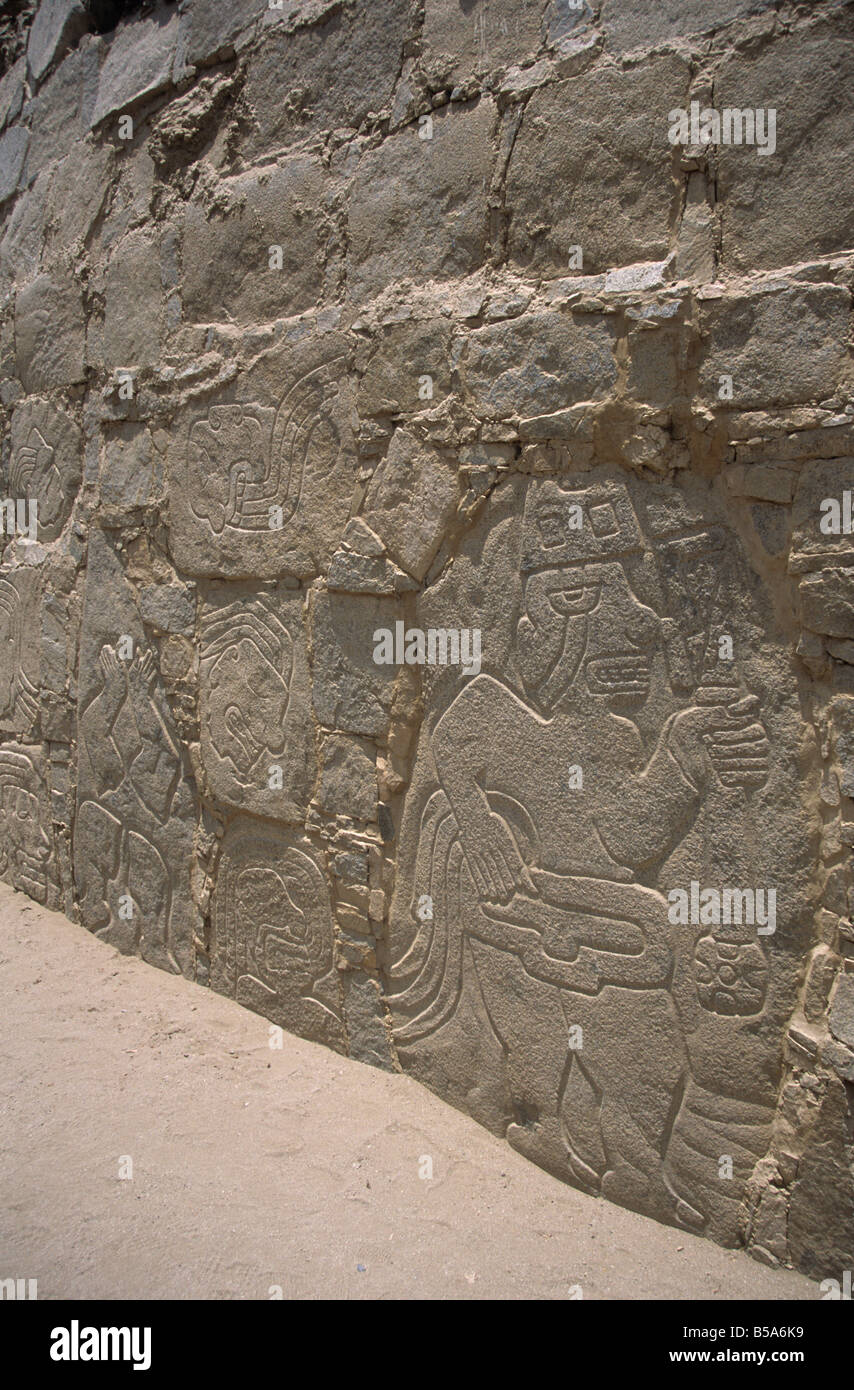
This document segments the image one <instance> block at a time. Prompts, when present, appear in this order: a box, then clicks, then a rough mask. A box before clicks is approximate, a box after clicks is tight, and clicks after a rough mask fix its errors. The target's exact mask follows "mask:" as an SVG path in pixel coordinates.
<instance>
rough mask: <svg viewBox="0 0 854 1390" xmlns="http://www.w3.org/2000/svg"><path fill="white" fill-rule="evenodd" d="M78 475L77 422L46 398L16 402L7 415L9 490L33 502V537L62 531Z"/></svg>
mask: <svg viewBox="0 0 854 1390" xmlns="http://www.w3.org/2000/svg"><path fill="white" fill-rule="evenodd" d="M81 476H82V442H81V437H80V431H79V429H78V428H77V425H76V424H75V423H74V421H73V420H72V419H71V418H70V416H68V415H66V414H65V412H64V411H62V410H58V409H57V408H56V407H55V406H54V405H52V404H51V403H50V402H49V401H41V400H32V401H26V402H24V404H22V405H20V406H18V408H17V409H16V410H15V413H14V415H13V417H12V455H11V462H10V468H9V488H10V494H11V496H12V497H14V498H18V499H20V498H27V499H28V500H33V501H36V502H37V503H38V539H39V540H43V541H52V540H55V539H56V538H57V536H59V534H60V533H61V531H62V529H63V527H64V525H65V523H66V521H67V520H68V517H69V515H70V513H71V508H72V505H73V503H74V497H75V495H76V492H77V488H78V486H79V484H80V479H81Z"/></svg>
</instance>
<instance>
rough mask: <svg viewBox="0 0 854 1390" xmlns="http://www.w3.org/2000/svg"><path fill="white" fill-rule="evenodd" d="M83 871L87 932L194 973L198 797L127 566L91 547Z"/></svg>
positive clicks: (84, 649)
mask: <svg viewBox="0 0 854 1390" xmlns="http://www.w3.org/2000/svg"><path fill="white" fill-rule="evenodd" d="M78 754H79V771H78V778H79V780H78V789H77V815H76V821H75V827H74V844H73V852H74V869H75V879H76V884H77V889H78V893H79V898H80V915H81V918H82V920H83V923H84V925H85V926H87V927H89V929H90V930H92V931H94V932H96V933H97V934H98V935H99V936H102V937H104V938H105V939H106V940H108V941H110V942H111V943H112V944H113V945H114V946H116V947H117V948H118V949H119V950H121V951H123V952H125V953H132V952H135V951H138V952H139V954H140V955H142V956H143V958H144V959H145V960H147V961H150V962H151V963H152V964H154V965H158V966H160V967H161V968H162V969H165V970H171V971H179V970H180V971H181V972H183V973H184V974H192V972H193V969H194V944H193V937H194V932H198V930H199V928H200V926H201V923H200V921H199V918H198V912H197V910H196V908H195V906H194V904H193V900H192V896H191V893H190V870H191V865H192V862H193V832H194V828H195V824H196V807H195V796H194V792H193V788H192V783H191V782H190V781H189V780H188V778H187V775H186V773H185V770H184V765H183V759H182V754H181V746H180V741H179V737H178V733H177V731H176V728H175V723H174V720H173V718H172V714H171V711H170V709H169V706H168V703H167V701H166V697H165V693H164V690H163V685H162V681H161V679H160V674H159V671H158V667H157V662H156V660H155V656H154V653H153V651H152V649H151V647H150V646H149V644H148V643H147V641H146V638H145V634H144V629H143V625H142V622H141V620H140V617H139V614H138V612H137V609H136V604H135V602H134V600H133V596H132V592H131V589H130V586H129V585H128V583H127V581H126V580H125V578H124V575H123V572H122V568H121V563H120V561H119V559H118V557H117V555H116V554H115V552H114V550H113V549H112V547H111V545H110V543H109V541H108V540H107V539H106V537H105V536H104V534H103V533H102V532H100V531H98V530H94V529H93V531H92V532H91V534H90V537H89V556H88V566H87V574H86V599H85V606H84V614H83V631H82V636H81V647H80V698H79V710H78Z"/></svg>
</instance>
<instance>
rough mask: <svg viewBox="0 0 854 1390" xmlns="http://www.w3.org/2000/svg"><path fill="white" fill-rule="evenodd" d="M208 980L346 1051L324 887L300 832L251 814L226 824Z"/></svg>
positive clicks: (314, 855) (314, 858)
mask: <svg viewBox="0 0 854 1390" xmlns="http://www.w3.org/2000/svg"><path fill="white" fill-rule="evenodd" d="M211 984H212V985H213V987H214V989H216V990H218V991H219V992H220V993H221V994H227V995H230V996H231V997H232V998H234V999H237V1001H238V1002H239V1003H241V1004H245V1005H246V1007H247V1008H250V1009H254V1010H255V1012H256V1013H260V1014H263V1015H264V1016H265V1017H266V1018H269V1019H272V1021H273V1022H274V1023H277V1024H279V1025H280V1027H282V1028H286V1029H287V1030H288V1031H289V1032H292V1033H298V1034H299V1035H300V1036H301V1037H304V1038H311V1039H312V1040H313V1041H316V1042H323V1043H325V1044H326V1045H327V1046H329V1047H334V1048H335V1049H336V1050H338V1051H345V1050H346V1047H345V1040H344V1028H343V1024H342V1021H341V1004H340V992H339V984H338V977H337V972H336V970H335V968H334V964H333V925H332V908H331V905H330V899H329V888H328V886H327V881H326V876H325V874H324V871H323V868H322V866H321V863H320V861H319V859H318V856H317V853H316V851H315V850H314V849H313V848H312V845H311V842H310V840H309V839H308V838H307V837H306V836H305V835H299V834H296V833H292V832H290V831H286V830H283V829H280V828H279V827H276V826H271V825H264V824H263V823H262V822H260V821H254V820H251V819H249V818H241V819H239V820H237V821H235V822H234V824H233V825H232V826H231V827H230V828H229V831H228V834H227V835H226V839H225V843H224V846H223V852H222V860H221V863H220V867H219V874H218V877H217V886H216V891H215V893H214V897H213V943H212V952H211Z"/></svg>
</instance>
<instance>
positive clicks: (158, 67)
mask: <svg viewBox="0 0 854 1390" xmlns="http://www.w3.org/2000/svg"><path fill="white" fill-rule="evenodd" d="M178 24H179V18H178V16H177V15H176V14H175V13H174V11H173V10H171V9H163V10H160V11H158V12H157V13H156V14H155V15H153V16H145V17H142V18H140V19H136V20H134V21H132V22H130V23H125V24H122V25H120V26H119V28H118V29H117V30H116V33H115V36H114V38H113V41H112V43H111V44H110V47H109V50H108V52H107V55H106V57H105V59H104V62H103V64H102V66H101V71H100V75H99V78H98V95H97V99H96V101H95V107H94V110H93V112H92V117H91V121H90V124H91V125H93V126H97V125H99V124H100V123H101V121H103V120H104V119H105V118H106V117H107V116H111V115H113V114H114V113H116V112H120V111H124V110H125V109H126V108H127V107H130V106H132V105H134V104H135V103H137V102H140V101H143V100H145V99H146V98H148V97H152V96H154V95H155V93H156V92H159V91H161V90H162V89H163V88H164V87H167V86H168V84H169V83H170V82H171V80H172V65H173V62H174V58H175V48H176V45H177V42H178Z"/></svg>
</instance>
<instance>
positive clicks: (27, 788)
mask: <svg viewBox="0 0 854 1390" xmlns="http://www.w3.org/2000/svg"><path fill="white" fill-rule="evenodd" d="M48 767H49V765H48V762H47V759H46V757H45V755H44V751H43V749H42V747H41V746H40V745H37V746H30V745H27V746H24V745H22V744H19V743H3V744H0V878H2V879H3V881H4V883H10V884H11V885H12V887H13V888H17V889H18V890H19V891H20V892H22V893H27V894H28V895H29V896H30V897H31V898H35V900H36V902H39V903H44V904H45V905H46V906H47V907H58V906H59V890H58V879H57V864H56V849H55V846H54V838H53V822H52V818H51V806H50V789H49V788H50V781H49V772H48Z"/></svg>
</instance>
